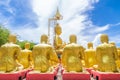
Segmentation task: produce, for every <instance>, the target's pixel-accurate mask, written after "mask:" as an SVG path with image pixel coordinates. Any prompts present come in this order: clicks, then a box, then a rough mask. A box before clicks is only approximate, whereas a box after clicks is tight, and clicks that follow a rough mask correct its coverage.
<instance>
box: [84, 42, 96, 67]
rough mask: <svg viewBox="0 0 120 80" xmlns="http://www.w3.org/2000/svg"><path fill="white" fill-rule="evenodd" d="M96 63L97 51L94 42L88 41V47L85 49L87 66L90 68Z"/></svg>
mask: <svg viewBox="0 0 120 80" xmlns="http://www.w3.org/2000/svg"><path fill="white" fill-rule="evenodd" d="M95 64H96V51H95V50H94V49H93V43H92V42H89V43H88V49H86V50H85V67H87V68H90V67H93V66H94V65H95Z"/></svg>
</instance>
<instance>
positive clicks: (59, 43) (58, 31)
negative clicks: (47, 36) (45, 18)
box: [54, 23, 65, 58]
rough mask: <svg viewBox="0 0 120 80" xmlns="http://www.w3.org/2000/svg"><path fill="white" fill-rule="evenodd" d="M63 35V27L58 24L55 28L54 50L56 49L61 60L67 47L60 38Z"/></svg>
mask: <svg viewBox="0 0 120 80" xmlns="http://www.w3.org/2000/svg"><path fill="white" fill-rule="evenodd" d="M61 33H62V30H61V27H60V25H59V24H58V23H57V24H56V26H55V37H54V48H55V50H56V53H57V55H58V57H59V58H60V55H61V54H62V52H63V47H64V45H65V44H63V41H62V39H61V38H60V34H61Z"/></svg>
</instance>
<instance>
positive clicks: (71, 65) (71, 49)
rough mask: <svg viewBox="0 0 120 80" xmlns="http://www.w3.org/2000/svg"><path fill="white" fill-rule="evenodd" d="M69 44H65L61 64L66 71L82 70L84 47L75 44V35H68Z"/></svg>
mask: <svg viewBox="0 0 120 80" xmlns="http://www.w3.org/2000/svg"><path fill="white" fill-rule="evenodd" d="M69 40H70V44H68V45H66V46H65V47H64V50H63V54H62V65H63V66H64V68H65V70H66V71H67V72H71V71H74V72H82V60H83V58H84V56H83V54H84V49H83V47H82V46H80V45H78V44H77V37H76V35H70V38H69Z"/></svg>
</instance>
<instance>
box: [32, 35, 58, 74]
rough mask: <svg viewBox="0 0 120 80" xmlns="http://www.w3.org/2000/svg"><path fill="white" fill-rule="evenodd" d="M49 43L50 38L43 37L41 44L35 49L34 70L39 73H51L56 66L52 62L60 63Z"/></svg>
mask: <svg viewBox="0 0 120 80" xmlns="http://www.w3.org/2000/svg"><path fill="white" fill-rule="evenodd" d="M47 41H48V36H47V35H42V36H41V44H38V45H35V46H34V47H33V62H34V70H35V71H37V72H43V73H44V72H51V67H52V66H53V65H54V64H51V62H58V58H57V55H56V53H55V51H54V50H53V48H52V46H51V45H49V44H47Z"/></svg>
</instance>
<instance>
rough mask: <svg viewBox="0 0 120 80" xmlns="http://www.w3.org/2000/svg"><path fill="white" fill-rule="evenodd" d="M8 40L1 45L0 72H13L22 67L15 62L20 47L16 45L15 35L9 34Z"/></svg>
mask: <svg viewBox="0 0 120 80" xmlns="http://www.w3.org/2000/svg"><path fill="white" fill-rule="evenodd" d="M8 40H9V42H8V43H6V44H4V45H2V46H1V53H2V55H1V60H0V72H2V73H5V72H15V71H16V70H18V69H20V67H22V65H21V64H19V63H18V62H17V56H18V55H19V54H20V47H19V45H16V44H15V43H16V35H13V34H11V35H9V38H8Z"/></svg>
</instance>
